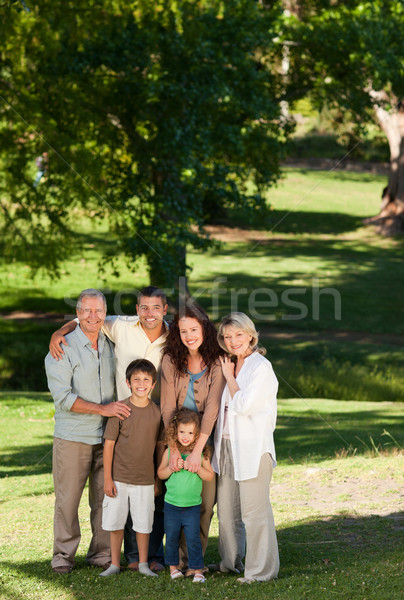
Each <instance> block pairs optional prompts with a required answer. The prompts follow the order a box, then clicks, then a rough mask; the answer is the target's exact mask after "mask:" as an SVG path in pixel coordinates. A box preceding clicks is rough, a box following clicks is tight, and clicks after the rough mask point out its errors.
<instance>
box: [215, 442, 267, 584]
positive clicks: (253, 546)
mask: <svg viewBox="0 0 404 600" xmlns="http://www.w3.org/2000/svg"><path fill="white" fill-rule="evenodd" d="M220 462H221V464H220V472H221V475H220V476H219V477H218V481H217V514H218V518H219V554H220V556H221V559H222V561H221V569H222V570H223V571H226V570H229V571H234V572H236V573H237V572H238V571H240V570H242V567H243V563H242V561H243V558H244V554H245V546H246V544H247V552H246V554H245V571H244V577H247V578H248V579H256V580H257V581H267V580H268V579H274V578H276V577H277V576H278V571H279V554H278V543H277V539H276V532H275V523H274V517H273V514H272V507H271V502H270V499H269V484H270V481H271V477H272V469H273V463H272V457H271V455H270V454H268V453H265V454H263V455H262V457H261V461H260V467H259V471H258V475H257V477H255V478H254V479H247V480H245V481H236V480H235V479H234V469H233V456H232V452H231V445H230V440H228V439H223V440H222V448H221V461H220Z"/></svg>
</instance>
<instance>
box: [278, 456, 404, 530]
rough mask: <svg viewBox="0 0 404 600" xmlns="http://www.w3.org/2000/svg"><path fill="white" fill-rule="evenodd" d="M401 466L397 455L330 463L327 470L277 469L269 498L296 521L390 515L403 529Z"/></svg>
mask: <svg viewBox="0 0 404 600" xmlns="http://www.w3.org/2000/svg"><path fill="white" fill-rule="evenodd" d="M384 463H386V464H385V465H384ZM403 463H404V455H402V454H401V455H397V456H396V457H388V458H386V459H383V458H382V459H378V460H377V459H374V460H373V459H366V458H360V457H357V458H355V459H347V460H341V461H334V462H333V466H331V467H328V466H327V467H321V466H319V467H312V466H310V467H304V466H303V465H296V466H295V467H294V468H293V471H292V470H289V469H287V473H284V472H282V470H280V479H279V480H278V478H277V474H276V470H275V472H274V481H273V484H272V485H271V497H272V500H273V503H274V506H275V507H277V506H278V508H279V509H280V510H281V511H282V504H286V505H287V510H288V512H289V513H290V512H293V513H294V514H295V515H296V517H297V518H306V517H310V516H312V517H319V516H321V517H323V518H327V517H329V518H331V517H334V516H335V515H346V516H348V515H351V516H353V517H357V516H372V515H373V516H375V515H378V516H386V515H390V514H392V513H394V514H395V515H396V519H395V521H394V524H393V526H394V528H396V527H397V528H401V527H403V528H404V485H403V484H404V481H403ZM347 465H349V468H348V469H347V468H346V466H347ZM383 466H385V468H383ZM292 480H293V481H292Z"/></svg>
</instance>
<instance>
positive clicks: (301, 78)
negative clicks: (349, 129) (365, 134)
mask: <svg viewBox="0 0 404 600" xmlns="http://www.w3.org/2000/svg"><path fill="white" fill-rule="evenodd" d="M403 19H404V10H403V4H402V2H401V1H400V0H375V1H373V2H362V1H361V0H350V1H349V2H345V1H342V0H337V1H336V2H332V3H330V2H329V0H320V1H316V2H304V3H298V7H297V8H296V10H295V12H294V13H293V14H290V15H289V16H288V17H287V18H286V20H285V27H284V29H283V39H284V40H292V41H293V43H292V45H291V46H290V54H289V58H290V72H291V77H290V81H289V85H288V89H287V94H288V96H290V98H291V99H294V98H300V97H301V93H302V90H305V95H306V93H307V91H309V90H310V93H311V98H312V100H313V101H314V102H316V103H317V105H319V106H321V105H323V104H324V102H325V101H326V102H327V104H328V105H329V106H330V107H336V108H338V109H339V110H340V112H341V113H344V112H345V111H346V110H350V111H352V114H353V116H354V118H355V120H356V124H357V126H358V127H359V128H360V127H361V124H362V123H363V120H364V118H365V119H369V112H368V109H369V108H372V106H373V100H372V98H371V96H370V95H369V91H370V89H371V88H373V89H374V90H384V91H385V92H386V93H387V94H388V95H390V96H392V97H395V98H396V99H397V100H398V99H400V98H402V96H403V93H404V52H403V46H402V40H401V36H400V35H399V34H398V32H399V31H400V30H401V27H402V24H403ZM387 107H388V108H394V106H387Z"/></svg>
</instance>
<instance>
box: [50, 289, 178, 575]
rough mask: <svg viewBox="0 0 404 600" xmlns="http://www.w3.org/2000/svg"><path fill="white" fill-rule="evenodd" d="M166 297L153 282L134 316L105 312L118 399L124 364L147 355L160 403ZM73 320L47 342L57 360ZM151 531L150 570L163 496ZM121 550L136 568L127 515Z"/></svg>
mask: <svg viewBox="0 0 404 600" xmlns="http://www.w3.org/2000/svg"><path fill="white" fill-rule="evenodd" d="M167 309H168V306H167V297H166V295H165V294H164V292H163V291H162V290H160V289H159V288H157V287H155V286H147V287H145V288H143V289H142V290H141V291H140V292H139V294H138V297H137V304H136V312H137V316H133V317H132V316H130V317H126V316H119V315H117V316H108V317H106V319H105V323H104V325H103V327H102V331H103V332H104V333H105V334H106V335H107V336H108V338H109V339H110V340H111V341H112V342H114V344H115V353H116V389H117V395H118V400H125V398H127V397H128V395H129V390H128V386H127V384H126V379H125V371H126V367H127V366H128V364H129V363H130V362H132V360H135V359H137V358H147V359H148V360H150V361H151V362H152V363H153V364H154V366H155V367H156V369H157V371H158V373H159V377H158V381H157V384H156V386H155V388H154V390H153V392H152V399H153V401H154V402H155V403H156V404H157V405H158V406H159V405H160V363H161V358H162V357H161V353H162V349H163V348H164V346H165V344H166V339H167V335H168V325H167V323H166V322H165V321H164V316H165V315H166V314H167ZM75 327H76V321H70V322H69V323H65V324H64V325H63V326H62V327H61V328H60V329H58V330H57V331H55V332H54V334H53V335H52V338H51V342H50V345H49V350H50V353H51V354H52V356H53V357H54V358H55V359H56V360H57V359H59V358H61V357H62V356H63V348H64V346H65V345H68V344H69V343H70V342H69V336H68V335H66V334H68V333H69V332H71V331H74V328H75ZM155 505H156V508H155V513H154V523H153V531H152V533H151V535H150V542H149V557H148V559H149V563H150V569H151V570H152V571H156V572H158V571H160V570H162V569H164V567H163V564H162V563H163V562H164V555H163V544H162V541H163V536H164V497H163V494H160V495H159V496H157V497H156V501H155ZM124 554H125V558H126V560H127V562H128V566H129V568H130V569H131V570H133V571H137V570H138V566H139V553H138V548H137V544H136V536H135V532H134V531H133V529H132V521H131V517H130V516H129V518H128V523H127V525H126V527H125V545H124Z"/></svg>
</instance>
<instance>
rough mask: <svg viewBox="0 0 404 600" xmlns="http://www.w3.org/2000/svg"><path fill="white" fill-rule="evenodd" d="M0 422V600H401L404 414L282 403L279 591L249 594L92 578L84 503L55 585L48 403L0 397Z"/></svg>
mask: <svg viewBox="0 0 404 600" xmlns="http://www.w3.org/2000/svg"><path fill="white" fill-rule="evenodd" d="M0 418H1V421H2V425H3V426H2V429H1V434H0V448H1V454H2V463H1V466H0V479H1V504H0V532H1V533H0V535H1V539H2V544H1V550H0V561H1V570H0V586H1V588H0V598H4V599H6V598H7V599H8V600H20V599H23V598H24V599H35V600H36V599H40V600H48V599H49V600H50V599H59V600H61V599H63V600H73V599H79V598H89V599H91V600H104V599H105V600H113V599H116V600H118V599H119V600H121V599H129V598H140V599H143V598H144V599H146V598H151V599H153V600H155V599H157V598H162V597H164V598H172V599H174V598H179V599H181V600H182V599H188V598H191V597H192V598H220V599H223V600H232V599H237V598H254V599H259V598H262V599H264V598H268V597H270V598H275V599H277V600H278V599H279V600H285V599H286V600H302V599H307V600H316V599H319V600H320V599H321V600H323V599H331V598H332V599H335V598H343V599H345V600H392V599H393V598H398V597H399V595H400V592H401V593H402V591H403V585H402V582H403V578H402V576H403V563H402V552H403V550H404V543H403V536H402V528H403V513H402V512H401V511H403V508H404V501H403V496H402V489H403V483H404V482H403V454H402V448H403V447H404V429H403V421H404V403H397V402H396V403H394V404H392V403H363V402H362V403H360V402H345V401H338V402H336V401H332V400H318V399H317V400H316V399H306V400H300V399H288V400H281V401H280V402H279V419H278V427H277V431H276V447H277V455H278V467H277V468H276V469H275V471H274V478H273V483H272V492H271V493H272V503H273V508H274V514H275V521H276V525H277V531H278V541H279V550H280V557H281V570H280V574H279V579H278V580H277V581H276V582H268V583H263V584H256V585H253V586H240V585H239V584H238V583H237V582H236V580H235V579H236V578H235V577H234V576H232V575H222V574H219V575H209V576H208V581H207V583H206V584H204V585H201V586H195V585H193V584H192V583H191V582H190V581H181V582H178V581H176V582H172V581H171V580H170V579H169V576H168V574H167V573H165V574H163V575H160V576H159V578H158V580H157V581H156V580H153V581H151V580H149V579H148V578H145V577H142V576H140V575H138V574H133V573H130V572H126V571H125V572H123V573H121V575H120V576H119V577H117V578H113V577H111V578H108V580H103V579H101V578H99V576H98V573H99V570H98V569H95V568H92V567H88V566H86V563H85V552H86V547H87V546H88V543H89V513H88V507H87V503H86V498H83V502H82V504H81V507H80V518H81V525H82V542H81V544H80V547H79V551H78V556H77V568H76V569H75V570H74V571H73V573H72V574H71V575H67V576H58V575H55V574H53V573H52V572H51V570H50V557H51V551H52V510H53V501H54V498H53V486H52V478H51V448H52V433H53V403H52V401H51V399H50V397H49V395H48V394H35V393H26V394H23V393H1V394H0ZM385 430H387V431H388V433H389V435H383V432H384V431H385ZM371 440H373V443H372V442H371ZM400 447H401V450H400ZM217 535H218V529H217V520H216V517H214V520H213V523H212V530H211V539H210V543H209V547H208V550H207V555H206V561H207V562H213V561H217V559H218V552H217Z"/></svg>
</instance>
